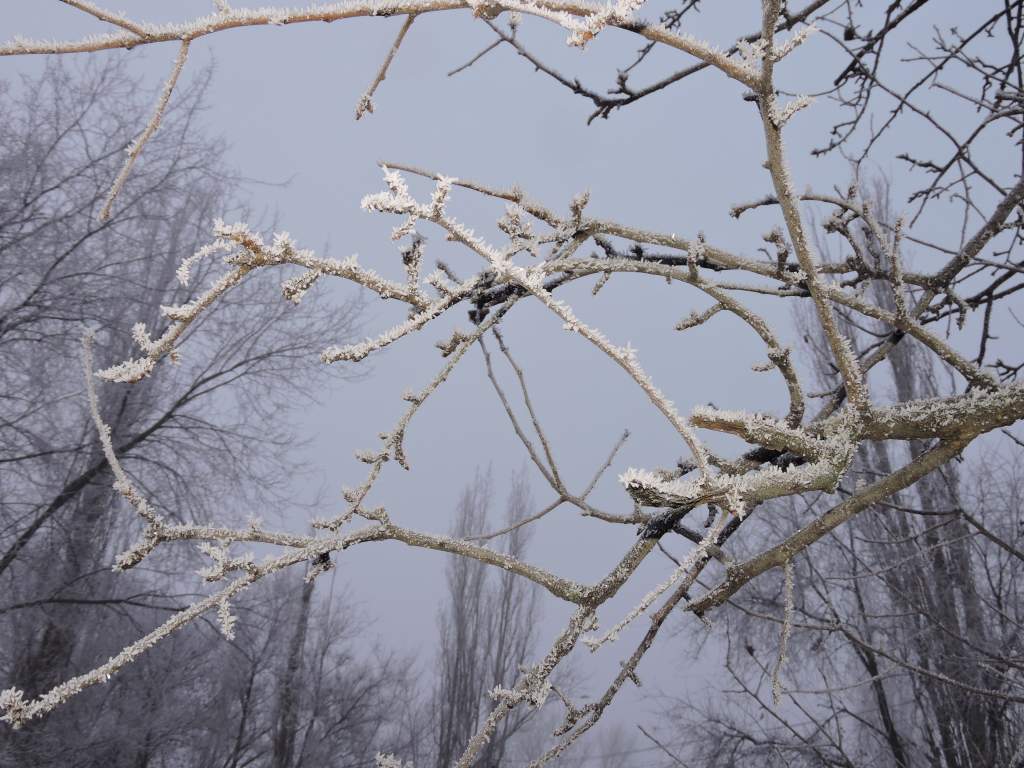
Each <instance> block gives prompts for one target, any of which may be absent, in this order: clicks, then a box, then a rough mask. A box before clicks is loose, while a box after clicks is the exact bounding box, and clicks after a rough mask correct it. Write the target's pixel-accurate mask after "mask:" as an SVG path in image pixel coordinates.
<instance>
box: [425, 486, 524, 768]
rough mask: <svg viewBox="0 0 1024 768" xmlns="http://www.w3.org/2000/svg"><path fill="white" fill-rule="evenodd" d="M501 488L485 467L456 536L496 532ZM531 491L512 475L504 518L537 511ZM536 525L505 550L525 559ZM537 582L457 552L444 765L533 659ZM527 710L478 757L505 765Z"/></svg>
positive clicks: (441, 717) (440, 692) (441, 719)
mask: <svg viewBox="0 0 1024 768" xmlns="http://www.w3.org/2000/svg"><path fill="white" fill-rule="evenodd" d="M493 495H494V490H493V475H492V472H491V471H488V472H487V473H486V474H483V475H478V476H477V477H476V479H475V480H474V481H473V483H472V484H471V485H469V486H468V487H467V488H466V489H465V490H464V491H463V494H462V498H461V499H460V500H459V506H458V509H457V511H456V517H455V527H454V529H453V531H452V535H453V536H457V537H459V538H470V539H471V538H474V537H479V536H482V535H486V534H487V533H489V532H490V531H489V526H490V525H492V523H491V520H490V515H489V511H490V507H491V503H492V498H493ZM532 506H533V505H532V499H531V497H530V491H529V488H528V486H527V485H526V480H525V478H524V477H523V476H522V475H518V476H516V477H515V478H514V479H513V481H512V488H511V490H510V491H509V496H508V502H507V504H506V510H505V521H504V525H505V526H508V527H513V526H515V525H516V524H517V523H519V522H521V521H522V520H523V519H525V518H526V516H527V515H528V514H529V513H530V511H531V508H532ZM529 532H530V529H529V528H525V527H516V528H514V530H512V531H511V532H510V533H509V535H508V536H507V537H505V539H504V542H503V543H504V551H505V553H506V554H508V555H509V556H511V557H515V558H517V559H521V558H522V557H523V556H524V555H525V554H526V546H527V543H528V539H529ZM538 597H539V595H538V594H537V587H536V585H535V584H531V583H530V582H528V581H523V580H521V579H518V578H516V577H515V576H514V574H511V573H509V572H507V571H505V572H500V573H495V572H493V570H492V569H490V568H487V567H486V566H485V565H484V564H483V563H482V562H480V561H478V560H471V559H467V558H461V557H460V558H455V559H453V560H452V561H451V562H450V563H449V564H448V597H447V601H446V602H445V604H444V606H443V608H442V609H441V614H440V616H439V617H438V628H439V633H440V650H439V651H438V662H437V666H436V668H437V676H438V679H437V683H436V685H435V688H434V695H433V707H432V708H433V711H434V713H435V717H436V719H437V722H436V725H435V731H434V733H435V735H436V738H437V755H436V760H435V764H436V765H437V766H438V768H443V767H444V766H449V765H451V764H452V763H453V762H454V761H455V760H457V759H458V756H459V753H460V752H461V750H462V747H463V745H464V744H465V742H466V741H467V740H468V739H469V738H470V737H472V735H473V734H474V733H475V732H476V730H477V729H478V728H479V727H480V723H481V722H482V721H483V720H484V719H485V718H486V717H487V713H488V711H489V709H490V706H489V705H490V703H491V696H490V692H491V691H492V690H493V689H494V687H495V686H504V687H509V686H511V685H512V684H513V683H514V681H515V679H516V677H517V676H518V675H519V670H520V667H522V666H524V665H525V664H526V663H527V662H528V661H529V659H530V655H531V653H532V651H533V645H534V643H535V641H536V637H537V623H538V621H539V620H540V616H539V604H538ZM531 714H533V713H532V711H531V710H523V711H521V712H519V713H516V716H514V717H510V718H507V719H506V720H504V721H503V722H502V723H501V725H500V726H499V727H498V728H497V729H496V731H495V734H494V736H492V737H491V740H490V741H489V742H488V743H487V745H486V746H485V747H484V748H483V750H481V753H480V755H479V756H478V757H477V759H476V762H475V763H474V765H477V766H480V768H497V766H501V765H505V764H506V763H505V762H504V761H505V753H506V751H507V750H508V747H509V742H510V740H511V739H512V738H514V737H515V735H516V733H518V732H519V731H520V730H521V729H522V727H523V725H524V724H525V721H526V719H527V718H528V717H529V716H530V715H531Z"/></svg>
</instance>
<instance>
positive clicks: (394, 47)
mask: <svg viewBox="0 0 1024 768" xmlns="http://www.w3.org/2000/svg"><path fill="white" fill-rule="evenodd" d="M415 20H416V14H415V13H410V14H409V15H408V16H407V17H406V19H405V23H404V24H402V28H401V29H400V30H398V36H397V37H396V38H395V42H393V43H392V44H391V50H389V51H388V55H387V56H385V57H384V61H383V62H382V63H381V65H380V69H379V70H377V76H376V77H374V78H373V82H372V83H370V87H369V88H367V89H366V93H364V94H363V95H362V97H361V98H360V99H359V104H357V105H356V120H358V119H359V118H361V117H362V116H363V115H365V114H366V113H367V112H370V113H371V114H372V113H373V94H374V93H375V92H376V91H377V87H378V86H379V85H380V84H381V83H382V82H384V79H385V78H386V77H387V76H388V67H390V66H391V62H392V61H393V60H394V58H395V54H396V53H398V49H399V48H401V47H402V41H403V40H404V39H405V33H406V32H408V31H409V27H411V26H412V23H413V22H414V21H415Z"/></svg>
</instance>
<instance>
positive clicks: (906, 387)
mask: <svg viewBox="0 0 1024 768" xmlns="http://www.w3.org/2000/svg"><path fill="white" fill-rule="evenodd" d="M888 192H889V190H888V185H887V184H879V185H876V186H875V187H874V189H873V191H872V195H871V202H872V208H873V209H874V210H876V211H877V212H878V215H879V217H880V219H881V220H882V221H885V222H886V223H889V224H891V222H892V220H893V219H892V216H893V214H892V211H891V200H890V199H889V195H888ZM856 236H857V241H858V243H859V246H860V247H861V248H862V250H863V252H864V253H867V254H871V255H872V257H873V258H875V259H878V260H884V259H885V254H884V251H883V249H882V248H881V247H880V245H879V243H878V242H877V241H876V240H875V239H874V236H873V233H872V232H871V231H870V230H863V229H862V230H859V231H858V233H857V235H856ZM822 250H823V251H824V250H826V249H825V248H824V247H822ZM868 290H869V291H871V292H872V293H873V294H874V298H875V300H876V301H877V302H878V303H879V304H880V305H882V306H890V307H891V305H892V296H891V293H889V291H888V288H887V287H886V286H885V285H884V284H883V283H881V282H875V283H873V284H871V285H869V286H868ZM805 323H806V324H807V326H808V327H807V329H806V330H807V339H808V341H809V342H811V343H812V345H813V346H812V347H811V350H810V352H811V358H812V360H813V361H814V363H815V366H816V368H817V371H818V373H819V381H820V384H821V386H822V387H824V388H828V387H831V386H833V385H834V383H835V382H834V375H835V374H834V371H833V370H832V369H831V368H830V366H829V364H828V358H827V355H826V354H825V348H824V345H823V343H822V342H823V340H822V339H821V338H820V336H817V337H816V329H815V328H814V327H813V323H812V322H809V321H808V319H806V318H805ZM843 326H844V327H843V331H844V333H846V334H847V336H848V337H849V338H851V339H853V340H854V342H855V343H856V344H857V346H858V347H859V348H862V349H863V348H867V347H869V346H870V345H871V344H872V343H876V340H877V339H878V338H880V337H883V336H884V335H885V333H886V331H885V329H884V327H882V326H880V325H878V324H864V325H860V326H859V327H858V326H854V325H853V324H852V323H849V322H845V323H843ZM887 363H888V365H887V366H886V369H887V370H884V373H885V375H886V378H887V379H888V383H889V386H890V387H891V388H892V389H893V390H894V393H895V396H896V399H897V400H898V401H901V402H909V401H913V400H915V399H919V398H936V397H942V396H943V394H944V392H943V389H944V385H943V383H942V382H943V379H945V378H946V377H944V376H941V375H939V373H940V372H939V371H937V370H936V366H935V365H934V364H933V361H932V359H931V358H930V357H929V356H928V355H927V354H926V353H925V351H924V350H923V349H922V348H921V347H920V346H919V345H918V344H917V343H916V342H913V341H907V342H904V343H901V344H899V345H898V346H897V347H895V348H894V349H893V350H892V351H891V352H890V353H889V355H888V357H887ZM880 373H882V372H881V371H880ZM880 384H881V382H879V385H880ZM1012 445H1013V442H1012V436H1011V439H1010V440H1006V441H1005V442H1003V444H1002V445H1000V444H999V443H995V444H992V445H989V446H987V447H986V449H985V450H984V451H983V452H982V453H980V454H978V455H975V456H972V457H971V458H969V459H967V460H966V461H962V462H949V463H947V464H944V465H943V466H942V467H940V468H939V469H938V470H936V471H935V472H934V473H932V474H931V475H928V476H927V477H925V478H922V479H921V481H919V482H918V483H917V484H916V485H915V486H914V487H913V488H911V489H908V490H906V491H901V492H899V493H896V494H894V495H893V496H892V497H891V498H889V499H887V500H885V501H881V502H879V503H878V504H876V505H875V506H873V507H872V508H870V509H868V510H866V511H865V513H864V514H862V515H860V516H858V517H857V518H855V519H854V520H851V521H850V523H849V525H847V526H846V527H844V528H843V530H842V533H841V534H837V535H833V536H829V537H828V538H826V539H824V540H823V541H822V542H821V543H820V545H819V546H817V547H815V548H813V549H809V550H808V551H807V552H806V553H805V554H804V555H802V556H801V557H800V558H799V559H798V560H797V562H796V563H795V564H794V569H793V570H794V582H795V585H796V586H795V591H794V594H793V597H792V605H793V618H792V627H793V635H792V637H791V639H790V641H789V642H790V643H791V647H792V650H791V651H790V656H791V657H793V659H794V661H793V662H790V663H789V664H787V665H786V667H785V670H784V678H783V679H784V681H785V687H784V688H781V689H779V690H778V691H777V693H778V694H780V697H781V700H782V701H781V703H782V705H783V706H781V707H778V706H774V705H773V702H772V695H771V693H770V690H769V689H770V688H771V686H772V685H773V681H772V678H773V672H774V671H775V670H774V667H775V662H774V659H773V658H772V654H773V646H774V645H775V643H776V641H777V638H778V635H779V623H780V621H781V619H782V617H783V615H784V614H785V610H786V609H785V605H784V603H785V601H786V596H785V591H786V590H785V586H784V584H782V583H780V581H781V580H775V581H774V582H773V581H771V580H766V581H761V582H758V583H757V584H756V585H751V588H750V589H748V590H745V591H744V592H743V593H742V594H741V595H739V596H737V597H736V598H734V600H733V608H734V609H733V610H731V611H727V612H725V613H724V614H723V619H722V621H721V623H720V624H719V626H717V627H716V630H715V632H716V634H717V635H719V636H720V637H722V638H723V639H724V640H725V644H726V646H727V648H728V658H729V661H728V664H727V670H728V672H729V673H730V675H731V678H732V684H731V685H729V686H728V688H729V690H730V691H731V694H722V695H717V696H711V697H708V696H703V697H701V698H700V699H699V700H698V699H694V700H692V701H691V702H687V703H684V704H682V705H680V707H679V708H678V709H677V711H675V712H673V714H672V722H673V727H672V728H671V732H672V734H673V735H672V738H673V739H676V740H679V741H682V742H684V743H685V744H686V745H687V747H688V749H687V757H688V759H690V760H692V761H694V762H696V763H697V764H701V765H707V766H727V765H736V764H737V763H742V764H744V765H752V766H756V765H763V766H773V765H777V764H779V761H785V762H786V763H788V764H790V765H808V766H819V765H844V766H851V768H854V767H856V768H860V766H864V767H865V768H866V767H867V766H875V765H893V766H899V767H900V768H911V767H917V766H921V767H922V768H923V767H924V766H941V767H942V768H969V767H970V766H995V765H1006V766H1016V765H1017V764H1018V761H1017V759H1015V757H1016V756H1017V752H1018V750H1019V749H1020V740H1019V734H1021V733H1022V731H1024V719H1022V717H1021V714H1020V708H1019V706H1017V705H1015V699H1016V698H1017V697H1018V695H1019V688H1020V680H1019V675H1020V672H1021V669H1022V667H1021V663H1020V660H1019V658H1018V652H1019V649H1020V647H1021V643H1022V637H1021V626H1022V622H1024V599H1022V595H1021V591H1020V588H1019V586H1020V580H1021V578H1022V577H1024V554H1022V546H1021V543H1022V542H1021V539H1022V537H1024V529H1022V527H1021V509H1022V507H1021V501H1022V499H1024V474H1022V469H1024V468H1022V466H1021V455H1020V453H1019V452H1016V453H1015V452H1014V451H1013V450H1012ZM927 449H928V446H927V444H926V443H924V442H922V441H910V443H909V445H907V446H906V448H905V450H906V451H907V452H908V453H909V455H910V456H911V457H912V456H915V455H920V454H923V453H925V452H926V451H927ZM1008 449H1009V450H1008ZM907 458H908V457H907V456H901V455H900V449H899V448H897V447H894V446H891V445H889V444H887V443H885V442H878V443H873V444H871V445H869V446H866V447H865V448H864V449H863V450H861V451H860V452H859V453H858V455H857V457H856V459H855V461H854V464H853V466H852V467H851V470H850V472H849V480H848V481H847V482H844V483H843V484H842V485H841V486H840V493H841V494H843V495H845V496H851V495H853V494H854V493H856V488H857V485H858V484H865V483H869V482H871V481H872V480H873V479H874V478H876V477H879V476H885V475H887V474H890V473H891V472H892V471H893V467H895V466H898V465H899V463H900V462H901V461H905V460H906V459H907ZM811 504H812V508H813V507H816V506H819V505H820V502H814V501H812V502H811ZM804 514H805V509H804V508H803V505H800V506H797V505H796V504H794V503H792V502H790V501H788V500H787V501H786V502H783V503H781V504H778V505H774V506H773V508H772V510H771V515H770V517H768V518H765V521H763V522H762V524H763V525H767V524H768V523H767V520H768V519H770V520H771V521H772V522H771V525H772V526H773V527H775V528H778V526H780V525H784V526H786V527H787V528H796V527H798V526H799V524H800V519H801V518H802V516H803V515H804ZM797 658H798V659H799V660H800V661H799V662H796V661H795V659H797ZM680 717H682V718H684V720H685V725H684V726H683V727H679V726H678V725H677V724H678V722H679V719H680Z"/></svg>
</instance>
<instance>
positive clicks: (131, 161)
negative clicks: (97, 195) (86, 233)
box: [99, 39, 189, 222]
mask: <svg viewBox="0 0 1024 768" xmlns="http://www.w3.org/2000/svg"><path fill="white" fill-rule="evenodd" d="M188 46H189V41H188V40H187V39H186V40H182V41H181V47H180V48H179V49H178V58H177V59H175V60H174V68H173V69H172V70H171V74H170V77H168V78H167V82H166V83H164V89H163V91H162V92H161V93H160V98H159V99H158V100H157V102H156V108H155V109H154V110H153V116H152V117H151V118H149V123H147V125H146V128H145V130H143V131H142V135H141V136H139V138H137V139H136V140H135V141H134V142H132V144H131V146H129V147H128V157H127V158H126V159H125V161H124V165H123V166H122V167H121V172H120V173H119V174H117V178H116V179H114V183H113V185H112V186H111V187H110V192H108V193H107V199H106V200H105V201H104V203H103V208H101V209H100V215H99V220H100V221H101V222H103V221H107V220H108V219H109V218H110V212H111V209H112V208H113V207H114V201H115V200H116V199H117V196H118V195H119V194H120V193H121V189H122V188H123V187H124V184H125V182H126V181H128V176H129V174H130V173H131V172H132V167H133V166H134V165H135V161H136V160H137V159H138V157H139V155H140V154H141V153H142V148H143V147H144V146H145V145H146V142H147V141H149V138H150V136H152V135H153V134H154V133H156V129H157V128H159V127H160V121H161V120H162V119H163V116H164V112H165V111H166V110H167V104H168V102H169V101H170V100H171V94H172V93H173V92H174V86H175V85H176V84H177V82H178V76H179V75H180V74H181V70H182V69H184V67H185V61H186V59H188Z"/></svg>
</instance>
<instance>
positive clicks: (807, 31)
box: [771, 24, 818, 62]
mask: <svg viewBox="0 0 1024 768" xmlns="http://www.w3.org/2000/svg"><path fill="white" fill-rule="evenodd" d="M817 31H818V27H817V26H815V25H814V24H808V25H807V26H806V27H801V28H800V29H798V30H797V31H796V32H794V33H793V34H792V36H791V37H790V38H789V40H787V41H786V42H784V43H783V44H782V45H775V46H772V49H771V58H772V61H776V62H778V61H782V60H783V59H784V58H786V57H787V56H788V55H789V54H791V53H792V52H793V50H794V49H795V48H797V47H798V46H801V45H803V44H804V42H806V40H807V38H809V37H810V36H811V35H813V34H814V33H815V32H817Z"/></svg>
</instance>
